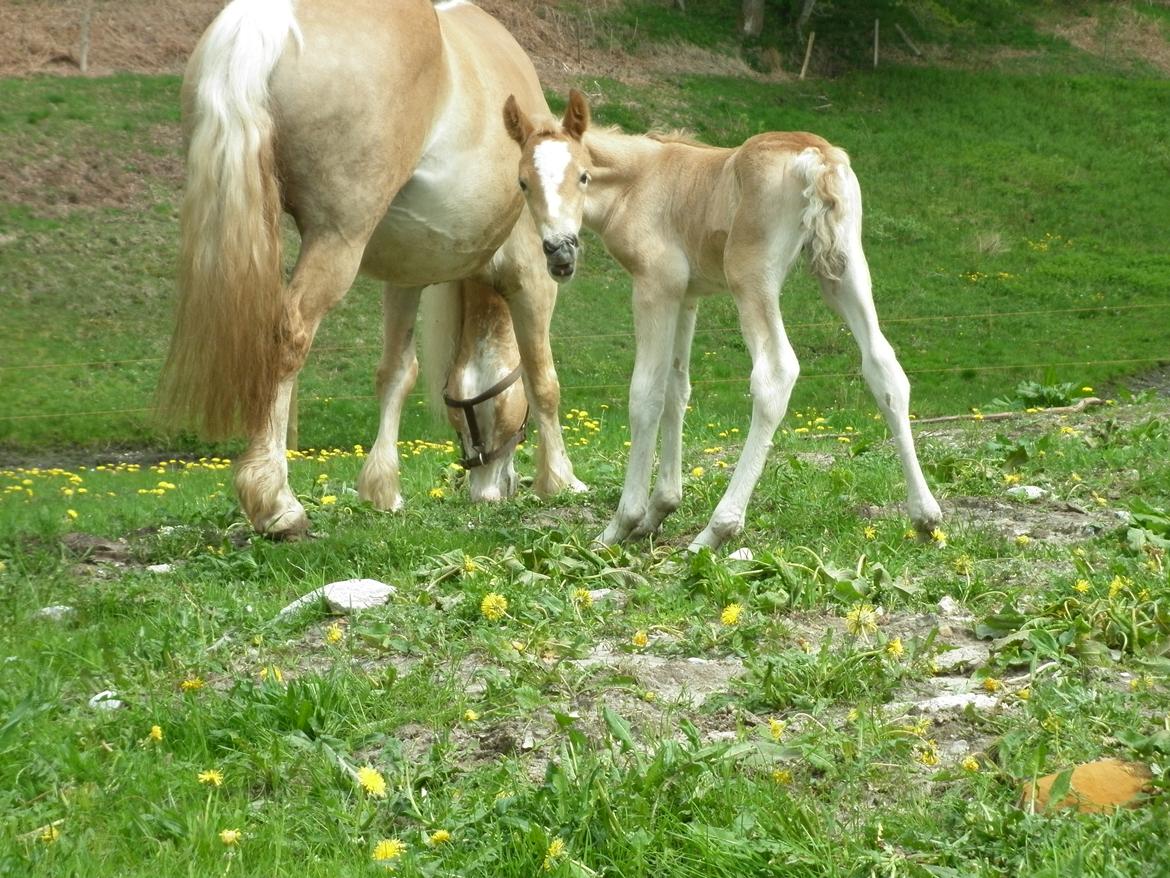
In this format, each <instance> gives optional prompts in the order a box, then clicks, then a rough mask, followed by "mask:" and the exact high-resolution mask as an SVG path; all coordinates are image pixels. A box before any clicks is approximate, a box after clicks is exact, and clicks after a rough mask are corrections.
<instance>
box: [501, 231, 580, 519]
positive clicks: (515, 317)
mask: <svg viewBox="0 0 1170 878" xmlns="http://www.w3.org/2000/svg"><path fill="white" fill-rule="evenodd" d="M525 221H527V222H529V223H531V220H530V219H528V214H527V211H525V213H524V214H523V215H522V216H521V218H520V221H519V222H517V224H516V226H517V228H516V230H514V231H513V233H512V236H511V238H510V239H509V242H508V244H506V245H505V248H506V249H507V248H516V247H521V246H523V242H520V241H517V240H516V239H517V236H518V235H519V234H521V231H520V227H521V225H522V224H523V223H524V222H525ZM528 236H529V237H531V242H528V243H530V245H531V246H530V247H529V249H532V248H533V247H536V248H537V253H539V249H538V245H537V243H536V242H537V241H539V238H538V237H537V236H536V233H535V231H533V230H531V229H529V230H528ZM488 282H489V283H490V284H491V285H492V286H494V287H495V288H496V289H497V290H499V291H500V294H501V295H503V296H504V298H505V299H507V301H508V308H509V310H510V311H511V313H512V329H513V331H514V332H515V334H516V347H517V348H518V350H519V352H520V364H521V366H523V367H524V392H525V393H526V394H527V395H528V406H529V408H530V410H531V411H532V412H533V413H534V414H535V416H536V427H537V430H538V431H539V434H540V445H539V446H538V447H537V450H536V477H535V479H533V482H532V490H533V492H534V493H535V494H536V495H537V496H538V497H551V496H552V495H554V494H556V493H557V492H559V491H561V490H563V489H565V488H568V489H569V490H571V491H575V492H581V491H586V490H588V488H586V486H585V484H584V482H582V481H581V480H580V479H578V478H577V477H576V476H575V475H573V464H572V463H571V462H570V461H569V455H568V453H567V452H566V451H565V439H564V436H563V435H562V433H561V421H560V405H561V385H560V383H559V382H558V381H557V370H556V366H555V365H554V364H553V357H552V347H551V345H550V344H549V327H550V325H551V324H552V315H553V307H554V306H555V305H556V301H557V285H556V281H554V280H552V278H550V277H549V276H548V272H547V271H546V269H545V267H544V258H543V256H539V257H533V258H529V259H526V260H523V261H521V260H518V259H515V258H513V259H511V260H507V261H506V264H505V265H504V266H502V270H500V271H499V273H498V276H496V277H494V278H491V279H489V281H488Z"/></svg>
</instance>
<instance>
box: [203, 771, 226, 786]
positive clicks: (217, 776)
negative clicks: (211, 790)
mask: <svg viewBox="0 0 1170 878" xmlns="http://www.w3.org/2000/svg"><path fill="white" fill-rule="evenodd" d="M198 777H199V783H205V784H210V785H211V786H213V787H220V786H223V772H222V771H220V770H219V769H218V768H208V769H206V770H205V771H201V772H199V774H198Z"/></svg>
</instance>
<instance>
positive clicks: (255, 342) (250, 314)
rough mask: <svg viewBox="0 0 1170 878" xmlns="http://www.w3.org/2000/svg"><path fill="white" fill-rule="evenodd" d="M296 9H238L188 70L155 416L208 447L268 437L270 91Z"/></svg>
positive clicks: (264, 1)
mask: <svg viewBox="0 0 1170 878" xmlns="http://www.w3.org/2000/svg"><path fill="white" fill-rule="evenodd" d="M290 35H291V36H292V37H293V38H294V39H295V40H296V42H297V44H298V45H300V44H301V43H302V37H301V33H300V29H299V28H298V26H297V23H296V18H295V16H294V14H293V0H234V2H233V3H231V4H229V5H228V6H227V8H225V9H224V11H223V12H222V13H220V15H219V17H218V18H216V20H215V21H214V22H213V23H212V25H211V27H210V28H208V30H207V33H206V34H205V35H204V37H203V40H202V41H201V43H200V45H199V47H198V48H197V49H196V52H195V55H194V57H193V58H192V60H191V63H190V65H189V67H188V71H187V76H188V88H191V89H192V92H191V100H192V104H191V105H190V106H189V108H188V109H189V111H190V114H191V115H190V119H189V121H188V126H189V127H188V131H189V139H188V146H187V185H186V192H185V195H184V198H183V206H182V211H181V213H180V235H181V244H180V255H179V302H178V308H177V314H176V321H175V330H174V335H173V336H172V339H171V347H170V353H169V355H168V357H167V362H166V365H165V366H164V367H163V373H162V378H161V381H160V383H159V408H160V412H161V413H162V415H163V416H164V417H165V418H166V419H167V420H168V421H169V422H170V423H172V424H174V425H182V426H194V427H196V428H201V430H202V432H203V433H204V434H206V435H208V436H211V437H215V438H218V437H223V436H227V435H230V434H232V433H234V432H236V431H237V430H238V428H239V427H241V426H242V427H243V428H244V429H245V430H247V431H248V432H249V433H255V432H257V431H259V430H261V429H263V428H264V426H265V425H266V424H267V420H268V417H269V410H270V407H271V404H272V400H273V397H274V395H275V389H276V384H277V382H278V381H279V379H280V377H281V322H282V314H283V303H282V290H283V281H282V265H281V242H280V215H281V202H280V186H279V182H278V180H277V176H276V168H275V163H276V159H275V151H274V147H273V120H272V115H271V113H270V112H269V108H268V103H269V100H268V80H269V77H270V75H271V73H272V70H273V68H275V66H276V64H277V62H278V61H279V59H280V56H281V54H282V53H283V51H284V48H285V44H286V42H287V40H288V38H289V36H290Z"/></svg>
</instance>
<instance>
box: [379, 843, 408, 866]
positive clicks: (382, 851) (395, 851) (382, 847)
mask: <svg viewBox="0 0 1170 878" xmlns="http://www.w3.org/2000/svg"><path fill="white" fill-rule="evenodd" d="M404 853H406V842H404V841H402V840H401V839H398V838H384V839H382V840H381V841H380V842H378V843H377V844H376V845H374V861H375V862H377V863H389V862H390V861H391V860H397V859H398V858H399V857H401V856H402V855H403V854H404Z"/></svg>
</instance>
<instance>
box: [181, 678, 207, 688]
mask: <svg viewBox="0 0 1170 878" xmlns="http://www.w3.org/2000/svg"><path fill="white" fill-rule="evenodd" d="M203 685H204V684H203V678H202V677H196V676H194V675H192V676H190V677H188V678H187V679H186V680H184V681H183V682H182V683H180V684H179V688H180V689H182V690H183V691H184V692H197V691H199V690H200V689H202V688H203Z"/></svg>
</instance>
